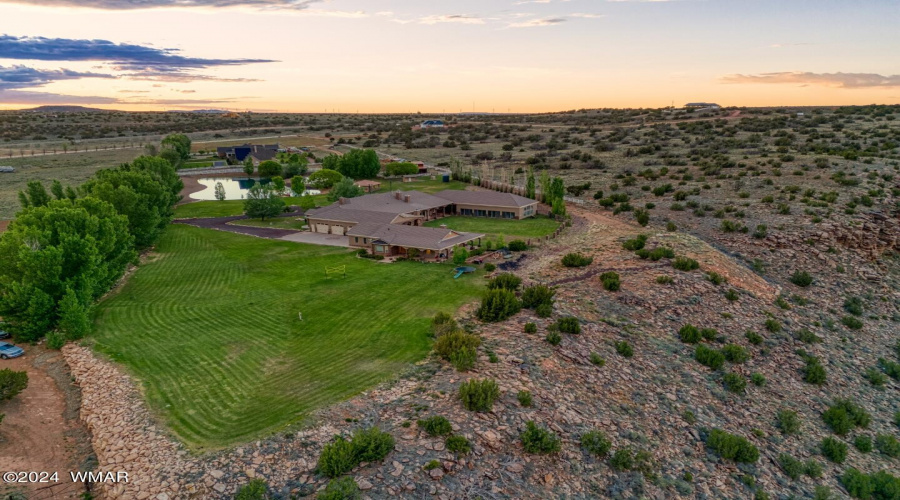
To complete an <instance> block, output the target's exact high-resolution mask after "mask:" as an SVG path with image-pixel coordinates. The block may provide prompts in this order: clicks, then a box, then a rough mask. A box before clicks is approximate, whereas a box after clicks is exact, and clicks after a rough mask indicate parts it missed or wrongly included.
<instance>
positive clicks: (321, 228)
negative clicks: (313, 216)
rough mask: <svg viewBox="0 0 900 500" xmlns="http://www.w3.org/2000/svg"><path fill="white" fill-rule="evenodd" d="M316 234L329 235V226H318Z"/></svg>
mask: <svg viewBox="0 0 900 500" xmlns="http://www.w3.org/2000/svg"><path fill="white" fill-rule="evenodd" d="M316 232H317V233H325V234H328V224H316Z"/></svg>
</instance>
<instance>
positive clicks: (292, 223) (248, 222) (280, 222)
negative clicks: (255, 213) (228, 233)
mask: <svg viewBox="0 0 900 500" xmlns="http://www.w3.org/2000/svg"><path fill="white" fill-rule="evenodd" d="M229 224H234V225H236V226H254V227H271V228H275V229H296V230H297V231H300V230H301V229H303V226H304V225H305V224H306V221H305V220H297V219H296V218H294V217H276V218H274V219H266V220H262V219H241V220H236V221H234V222H229Z"/></svg>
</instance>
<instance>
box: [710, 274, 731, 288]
mask: <svg viewBox="0 0 900 500" xmlns="http://www.w3.org/2000/svg"><path fill="white" fill-rule="evenodd" d="M706 279H707V280H708V281H709V282H710V283H712V284H713V285H716V286H719V285H721V284H723V283H725V282H726V281H728V278H726V277H725V276H722V275H721V274H719V273H717V272H715V271H710V272H708V273H706Z"/></svg>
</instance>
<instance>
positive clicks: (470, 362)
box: [449, 349, 478, 372]
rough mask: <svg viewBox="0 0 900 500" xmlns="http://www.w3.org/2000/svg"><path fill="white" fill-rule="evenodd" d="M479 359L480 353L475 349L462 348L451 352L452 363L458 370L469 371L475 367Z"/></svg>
mask: <svg viewBox="0 0 900 500" xmlns="http://www.w3.org/2000/svg"><path fill="white" fill-rule="evenodd" d="M477 360H478V353H477V352H475V349H460V350H458V351H454V352H453V353H452V354H450V360H449V361H450V364H451V365H453V368H456V371H458V372H467V371H469V370H471V369H472V368H474V367H475V362H476V361H477Z"/></svg>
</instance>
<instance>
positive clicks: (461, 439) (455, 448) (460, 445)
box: [444, 436, 472, 455]
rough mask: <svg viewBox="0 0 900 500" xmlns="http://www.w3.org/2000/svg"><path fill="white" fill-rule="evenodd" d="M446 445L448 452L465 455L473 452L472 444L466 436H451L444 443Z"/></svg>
mask: <svg viewBox="0 0 900 500" xmlns="http://www.w3.org/2000/svg"><path fill="white" fill-rule="evenodd" d="M444 444H445V445H447V451H450V452H453V453H459V454H461V455H465V454H467V453H469V452H470V451H472V444H471V443H469V440H468V439H466V438H465V436H450V437H448V438H447V439H446V440H445V441H444Z"/></svg>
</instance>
